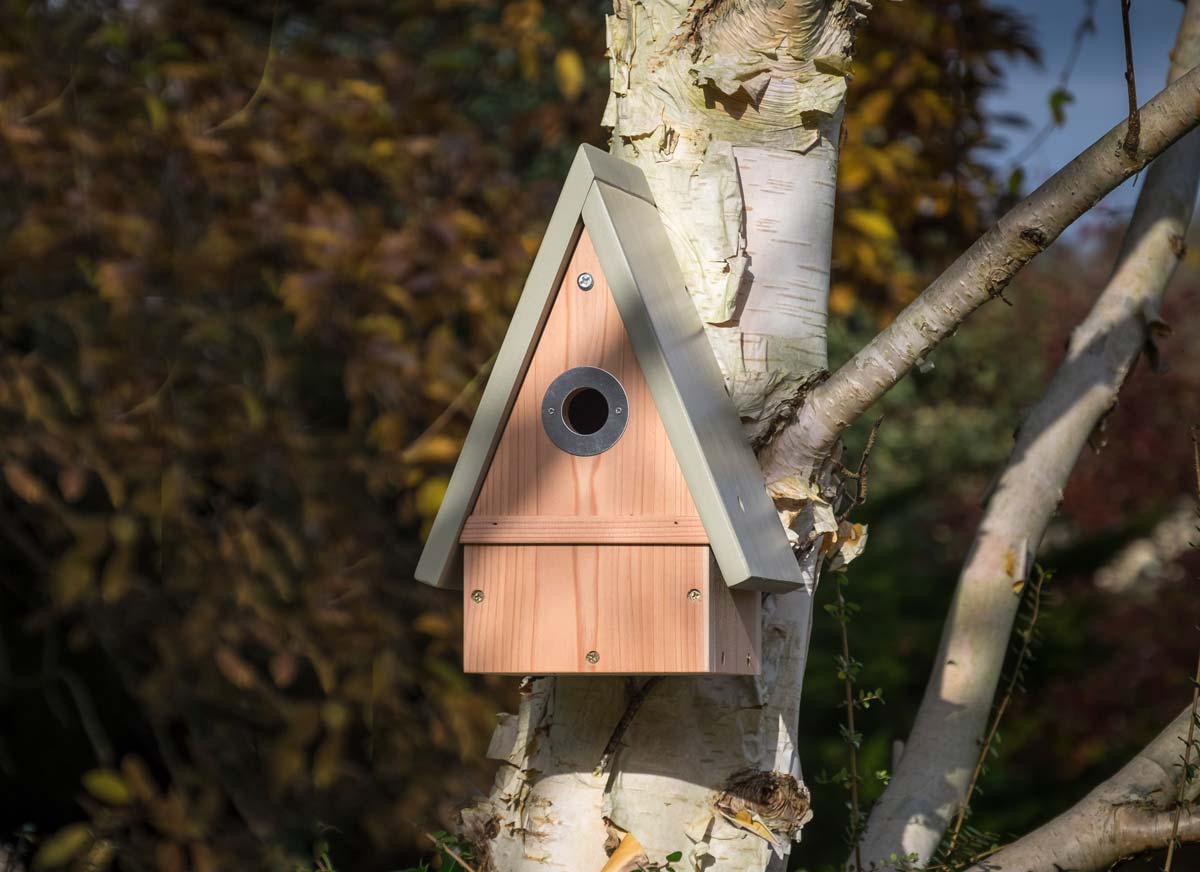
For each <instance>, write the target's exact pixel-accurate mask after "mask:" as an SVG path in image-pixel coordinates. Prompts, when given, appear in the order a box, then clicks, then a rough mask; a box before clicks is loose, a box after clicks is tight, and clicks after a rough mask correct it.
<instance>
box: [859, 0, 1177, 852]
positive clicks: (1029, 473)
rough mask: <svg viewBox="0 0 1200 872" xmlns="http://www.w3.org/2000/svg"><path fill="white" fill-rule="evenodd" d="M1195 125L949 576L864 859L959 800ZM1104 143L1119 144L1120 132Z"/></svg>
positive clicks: (1098, 415) (1160, 173) (931, 822)
mask: <svg viewBox="0 0 1200 872" xmlns="http://www.w3.org/2000/svg"><path fill="white" fill-rule="evenodd" d="M1173 60H1174V63H1175V66H1174V69H1173V71H1172V72H1173V74H1176V75H1177V74H1178V73H1179V72H1180V70H1179V67H1180V66H1183V65H1185V64H1186V65H1187V67H1191V66H1193V65H1195V64H1196V63H1200V0H1190V2H1189V4H1188V8H1187V13H1186V15H1185V18H1184V21H1183V24H1182V26H1181V30H1180V34H1179V39H1178V41H1177V43H1176V48H1175V52H1174V53H1173ZM1195 75H1196V73H1195V72H1191V73H1187V74H1186V76H1185V78H1186V77H1193V76H1195ZM1189 111H1190V110H1189ZM1150 119H1151V114H1150V113H1149V111H1148V112H1147V113H1146V117H1145V119H1144V120H1145V121H1146V122H1147V123H1146V126H1145V128H1144V131H1145V139H1146V140H1147V141H1149V140H1150V139H1153V137H1154V136H1155V135H1156V134H1154V133H1151V132H1150V131H1151V128H1152V127H1153V126H1154V123H1155V122H1151V120H1150ZM1198 137H1200V134H1193V135H1190V136H1188V138H1187V139H1186V140H1185V141H1184V142H1181V143H1180V145H1179V147H1177V148H1173V149H1171V150H1170V151H1168V152H1167V153H1166V154H1164V155H1163V156H1162V157H1161V158H1160V159H1159V160H1158V161H1156V162H1155V164H1154V166H1153V167H1152V168H1151V170H1150V172H1149V173H1148V174H1147V178H1146V184H1145V187H1144V188H1143V190H1142V193H1141V195H1140V197H1139V198H1138V205H1137V208H1136V209H1135V211H1134V215H1133V218H1132V220H1131V223H1130V227H1129V231H1128V234H1127V236H1126V239H1125V243H1124V245H1123V247H1122V251H1121V254H1120V256H1119V258H1118V261H1117V266H1116V269H1115V270H1114V271H1113V274H1112V277H1111V278H1110V279H1109V282H1108V285H1107V287H1105V289H1104V291H1103V292H1102V293H1101V295H1100V297H1099V298H1098V299H1097V301H1096V304H1095V306H1094V307H1093V308H1092V311H1091V312H1090V313H1089V314H1088V316H1087V318H1086V319H1085V320H1084V321H1083V323H1082V324H1080V325H1079V327H1078V328H1077V329H1076V330H1075V332H1074V334H1073V335H1072V337H1071V342H1070V346H1069V349H1068V353H1067V357H1066V360H1065V361H1064V362H1063V363H1062V365H1061V367H1060V368H1059V370H1058V372H1057V373H1056V374H1055V375H1054V378H1053V379H1052V380H1051V382H1050V385H1049V386H1048V387H1047V389H1046V392H1045V394H1044V396H1043V397H1042V399H1041V400H1040V401H1039V402H1038V403H1037V405H1036V406H1034V408H1033V409H1032V410H1031V411H1030V413H1029V415H1028V417H1027V418H1026V419H1025V421H1024V422H1023V423H1022V425H1021V428H1020V430H1019V431H1018V434H1017V443H1016V446H1015V447H1014V450H1013V454H1012V456H1011V458H1010V459H1009V461H1008V465H1007V466H1006V467H1005V469H1004V470H1003V472H1002V473H1001V475H1000V477H999V479H998V483H997V486H996V489H995V491H994V492H993V495H992V497H991V499H990V501H989V503H988V506H987V510H986V512H985V514H984V518H983V520H982V522H981V524H980V527H979V531H978V532H977V533H976V536H975V541H974V543H973V545H972V547H971V551H970V554H969V557H968V558H967V561H966V563H965V565H964V566H963V569H962V572H961V574H960V575H959V579H958V588H957V590H956V592H955V597H954V601H953V603H952V604H951V608H950V614H949V616H948V618H947V621H946V626H945V629H944V631H943V635H942V642H941V648H940V650H939V652H938V657H937V660H936V661H935V663H934V667H933V671H932V674H931V676H930V679H929V683H928V684H927V686H926V690H925V696H924V699H923V700H922V702H921V707H920V709H919V710H918V712H917V718H916V722H915V724H914V726H913V731H912V733H911V735H910V736H909V740H908V744H907V745H906V747H905V752H904V756H903V757H902V758H901V760H900V765H899V766H898V767H897V769H896V772H895V773H894V775H893V777H892V780H891V782H890V784H889V785H888V788H887V789H886V790H885V791H884V793H883V796H882V797H881V798H880V801H879V802H878V803H877V804H876V806H875V808H874V809H873V810H872V813H871V817H870V820H869V821H868V824H867V831H866V834H865V836H864V840H863V851H864V853H865V854H866V855H867V857H866V859H867V862H868V863H870V862H871V861H872V860H876V861H879V860H881V859H882V858H885V857H888V856H889V855H890V854H892V853H893V852H895V853H897V854H916V855H917V856H918V857H919V860H920V862H924V861H925V860H927V859H928V858H929V857H930V856H931V855H932V854H933V852H934V850H935V849H936V848H937V845H938V842H939V841H940V839H941V837H942V833H943V832H944V831H945V829H946V827H947V826H948V824H949V822H950V820H951V819H952V818H953V816H954V815H955V813H956V812H957V811H958V810H959V808H960V807H961V805H962V803H963V802H964V801H965V800H966V793H967V786H968V783H969V776H970V773H971V767H972V764H974V762H975V760H976V756H977V754H978V748H979V745H978V742H979V738H980V736H981V734H982V733H983V730H984V727H985V725H986V723H987V718H988V713H989V711H990V710H991V708H992V699H993V696H994V695H995V692H996V685H997V682H998V681H999V677H1000V671H1001V667H1002V666H1003V662H1004V654H1005V650H1006V649H1007V645H1008V640H1009V637H1010V635H1011V633H1012V625H1013V620H1014V618H1015V616H1016V613H1017V609H1018V606H1019V605H1020V596H1019V595H1018V594H1019V593H1020V590H1021V587H1022V585H1023V584H1024V581H1025V578H1026V574H1027V572H1028V571H1029V568H1030V565H1031V563H1032V561H1033V555H1034V554H1035V553H1036V551H1037V548H1038V545H1039V544H1040V542H1041V540H1042V536H1043V534H1044V533H1045V530H1046V525H1047V524H1048V523H1049V521H1050V518H1051V517H1052V515H1053V513H1054V511H1055V510H1056V508H1057V506H1058V503H1059V501H1060V500H1061V498H1062V492H1063V489H1064V488H1065V487H1066V483H1067V480H1068V478H1069V476H1070V474H1071V470H1072V469H1073V468H1074V466H1075V462H1076V460H1077V459H1078V457H1079V454H1080V452H1081V451H1082V449H1083V447H1084V445H1086V444H1087V440H1088V437H1089V435H1090V434H1091V433H1092V432H1093V430H1094V429H1095V428H1096V425H1097V424H1098V423H1099V422H1100V421H1101V420H1102V419H1103V417H1104V415H1106V414H1107V413H1108V411H1109V410H1110V409H1111V408H1112V406H1113V405H1114V404H1115V403H1116V400H1117V394H1118V392H1119V390H1120V388H1121V386H1122V384H1123V383H1124V382H1125V379H1126V376H1127V375H1128V374H1129V372H1130V369H1131V368H1132V367H1133V364H1134V363H1135V361H1136V360H1137V358H1138V355H1139V354H1140V353H1141V351H1142V350H1143V349H1144V348H1145V347H1146V345H1147V343H1149V342H1152V341H1153V340H1154V338H1155V337H1156V336H1158V335H1159V334H1162V333H1165V332H1166V325H1165V324H1164V323H1163V322H1162V320H1161V317H1160V316H1159V303H1160V301H1161V299H1162V295H1163V292H1164V291H1165V289H1166V286H1167V283H1168V281H1169V279H1170V278H1171V276H1172V274H1173V273H1174V271H1175V267H1176V266H1177V264H1178V262H1179V259H1180V256H1181V242H1182V239H1183V236H1184V234H1185V232H1186V230H1187V226H1188V223H1189V222H1190V220H1191V215H1192V207H1193V203H1194V201H1195V197H1196V190H1197V182H1198V180H1200V138H1198ZM1111 145H1112V147H1113V148H1114V149H1116V150H1119V148H1120V143H1119V138H1118V139H1114V140H1113V141H1112V143H1111ZM902 317H903V316H902Z"/></svg>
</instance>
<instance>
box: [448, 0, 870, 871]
mask: <svg viewBox="0 0 1200 872" xmlns="http://www.w3.org/2000/svg"><path fill="white" fill-rule="evenodd" d="M867 5H868V4H867V3H866V2H865V0H775V2H761V0H693V2H691V4H690V5H689V4H687V3H685V2H682V0H617V2H616V3H615V9H614V14H613V15H612V16H610V17H609V20H608V40H609V52H610V58H611V65H612V94H611V97H610V101H609V105H608V108H607V110H606V113H605V123H606V125H608V126H610V127H612V129H613V151H614V152H615V153H616V154H618V155H619V156H621V157H623V158H625V159H627V160H631V161H633V162H635V163H637V164H638V165H639V166H640V167H641V168H642V169H643V171H644V172H645V173H646V176H647V178H648V179H649V182H650V185H651V188H652V190H653V192H654V195H655V199H656V201H657V203H658V206H659V209H660V211H661V212H662V214H663V218H664V221H665V223H666V225H667V228H668V232H669V234H670V236H671V240H672V243H673V245H674V249H675V254H676V257H677V258H678V260H679V263H680V266H681V268H682V270H683V274H684V277H685V280H686V283H687V286H688V291H689V293H690V294H691V295H692V298H693V300H694V302H695V304H696V307H697V309H698V311H699V312H700V314H701V319H702V321H703V322H704V323H705V324H706V327H707V330H708V335H709V338H710V340H711V341H712V344H713V348H714V351H715V353H716V355H717V358H718V361H719V363H720V365H721V368H722V371H723V373H724V375H725V377H726V384H727V387H728V389H729V391H730V395H731V396H732V397H733V399H734V403H735V405H736V406H737V408H738V410H739V412H740V413H741V415H742V417H743V420H744V421H745V422H746V427H747V432H748V434H749V435H750V436H751V438H753V439H754V440H756V442H758V443H761V442H763V441H765V439H766V438H767V437H768V436H769V435H770V433H771V432H772V431H773V429H774V428H775V427H776V426H777V424H778V423H779V422H781V421H782V420H785V419H786V418H787V417H789V416H790V415H791V413H792V411H793V410H794V408H795V407H796V405H797V404H798V402H799V401H800V399H801V397H802V394H803V390H804V388H805V386H806V385H807V384H808V383H809V381H810V380H811V379H812V378H813V377H814V376H815V375H817V374H819V373H821V372H823V370H824V368H825V365H826V352H825V319H826V299H827V297H828V291H829V264H830V246H831V241H832V234H833V193H834V180H835V175H836V171H837V140H838V131H839V128H840V117H841V107H842V101H843V98H844V94H845V88H846V82H845V73H846V71H847V68H848V59H849V56H850V51H851V36H852V32H853V28H854V25H855V24H856V23H857V21H858V20H859V19H860V18H861V17H862V10H864V9H865V8H866V7H867ZM817 560H818V558H817V555H816V554H815V553H813V552H811V551H810V552H809V553H808V554H807V556H806V557H805V558H804V563H805V568H806V571H807V576H808V577H809V578H810V580H811V582H812V584H813V585H815V579H816V566H817ZM810 594H811V586H810V590H809V591H801V592H798V593H794V594H789V595H786V596H778V597H767V598H766V602H765V603H764V630H763V671H762V675H761V676H759V677H758V678H757V679H749V678H737V677H712V678H686V677H680V678H668V679H665V680H663V681H662V682H661V684H659V685H657V686H656V687H655V688H654V689H653V691H652V692H651V693H650V695H649V696H648V697H647V699H646V701H645V703H644V704H643V706H642V707H641V709H640V710H639V711H638V713H637V715H636V717H635V718H634V719H633V721H632V722H631V724H630V726H629V728H628V731H627V732H626V733H625V735H624V738H623V742H622V749H621V751H620V752H619V753H618V755H617V756H616V758H615V759H614V761H613V763H612V766H611V770H612V771H611V773H604V774H594V771H593V770H594V769H595V768H596V766H597V764H598V763H599V761H600V758H601V756H602V754H603V751H604V747H605V745H606V743H607V741H608V739H609V736H610V735H611V733H612V731H613V729H614V727H615V725H616V724H617V723H618V721H619V720H620V719H621V718H622V715H623V713H624V712H625V710H626V707H627V705H628V701H629V698H630V690H631V683H632V682H629V683H627V681H626V680H624V679H598V678H566V677H561V678H541V679H537V680H533V681H531V682H529V683H528V685H527V687H526V692H525V693H524V694H523V701H522V704H521V707H520V712H519V713H518V714H517V715H514V716H504V717H503V718H502V721H501V724H500V727H499V728H498V730H497V732H496V735H495V737H494V738H493V741H492V747H491V749H490V751H489V754H490V756H492V757H494V758H496V759H499V760H501V761H502V764H501V768H500V771H499V773H498V775H497V779H496V784H495V787H494V789H493V791H492V794H491V796H490V797H488V798H487V799H486V800H482V801H480V802H479V803H476V804H475V805H474V806H472V807H471V808H469V809H467V810H465V811H464V813H463V820H464V825H465V831H466V834H467V835H468V836H469V837H470V838H471V840H472V841H473V842H474V843H475V844H476V845H477V846H478V847H479V848H480V851H481V853H482V855H483V860H482V864H483V868H484V869H495V870H504V872H517V870H532V869H536V870H563V872H592V870H595V872H599V870H601V869H605V870H606V872H616V870H618V869H633V868H636V867H637V865H638V864H640V863H645V862H646V860H645V859H638V858H639V857H648V858H649V860H650V861H656V862H661V861H662V860H663V859H664V858H665V857H666V855H668V854H669V853H671V852H674V851H680V852H682V853H683V855H684V859H683V861H682V862H680V863H676V868H679V869H687V870H701V869H703V870H708V872H725V870H728V872H734V870H736V872H753V870H763V869H766V868H768V867H770V868H777V869H782V868H783V858H784V857H785V856H786V853H787V852H788V850H789V849H790V845H791V843H792V840H793V839H798V838H799V833H800V828H801V826H802V824H803V823H804V821H805V820H807V818H808V793H807V790H806V789H805V788H804V786H803V781H802V779H801V773H800V761H799V756H798V753H797V745H798V739H797V736H796V725H797V721H798V713H799V705H800V688H801V685H802V680H803V674H804V663H805V658H806V655H807V649H808V635H809V625H810V622H811V608H810V606H811V596H810ZM738 773H742V774H741V775H738ZM735 775H738V777H737V778H734V779H732V780H731V776H735ZM726 788H730V789H731V790H732V791H733V794H731V793H728V792H726ZM734 794H736V795H734ZM742 807H745V808H746V809H747V810H748V811H749V812H751V813H752V815H753V817H752V819H751V820H750V821H749V822H748V823H747V822H745V821H743V822H742V823H740V824H739V823H737V822H735V821H733V820H732V817H733V816H734V815H736V812H737V811H738V809H739V808H742ZM625 833H628V834H629V836H628V837H626V842H625V846H624V847H623V848H622V849H621V851H619V852H618V853H617V854H615V855H614V856H613V858H612V860H611V864H612V865H609V866H607V867H606V863H610V861H609V858H608V853H609V851H611V849H612V848H613V847H614V842H615V840H618V839H620V838H622V837H623V835H624V834H625ZM606 839H608V840H609V844H608V845H607V848H608V849H609V850H608V851H606V844H605V843H606ZM633 839H636V844H637V845H638V846H639V847H640V850H634V851H629V853H628V855H627V853H626V852H627V851H628V849H629V848H630V847H631V846H632V845H634V842H633V841H632V840H633ZM643 851H644V854H643ZM622 856H628V857H629V859H628V861H627V862H621V861H620V859H619V858H620V857H622Z"/></svg>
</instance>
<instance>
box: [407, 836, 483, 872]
mask: <svg viewBox="0 0 1200 872" xmlns="http://www.w3.org/2000/svg"><path fill="white" fill-rule="evenodd" d="M421 832H422V833H424V835H425V838H427V839H429V841H431V842H433V844H434V845H435V846H436V847H437V849H438V850H439V851H445V852H446V853H447V854H449V855H450V856H451V857H453V858H454V862H455V863H457V864H458V865H459V866H462V867H463V869H465V870H467V872H479V870H478V869H476V868H475V867H474V866H472V865H471V864H470V863H468V862H467V861H466V860H464V859H463V858H462V855H461V854H460V853H458V851H456V850H454V849H453V848H451V847H450V845H448V844H447V843H446V841H445V840H444V839H439V838H438V837H437V836H435V835H434V834H433V833H431V832H428V831H426V830H421Z"/></svg>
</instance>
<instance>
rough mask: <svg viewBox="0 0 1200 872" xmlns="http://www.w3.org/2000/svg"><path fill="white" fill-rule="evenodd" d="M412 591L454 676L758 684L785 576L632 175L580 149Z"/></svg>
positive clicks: (639, 179)
mask: <svg viewBox="0 0 1200 872" xmlns="http://www.w3.org/2000/svg"><path fill="white" fill-rule="evenodd" d="M416 576H417V579H418V580H420V581H423V582H425V583H427V584H431V585H435V586H437V587H446V588H460V587H461V588H462V591H463V609H464V653H463V657H464V668H465V669H466V671H468V672H495V673H516V674H538V675H544V674H551V673H618V674H635V673H650V674H668V673H726V674H755V673H757V672H758V670H759V662H760V648H761V639H760V608H761V602H762V592H763V591H788V590H793V589H795V588H797V587H800V586H801V585H802V581H801V576H800V570H799V567H798V565H797V563H796V559H795V556H794V555H793V553H792V550H791V547H790V545H789V543H788V540H787V536H786V534H785V532H784V529H783V525H782V524H781V523H780V521H779V517H778V515H777V514H776V512H775V509H774V507H773V505H772V503H771V500H770V498H769V497H768V496H767V493H766V489H765V487H764V485H763V479H762V474H761V472H760V470H759V466H758V463H757V461H756V460H755V457H754V453H753V451H752V450H751V448H750V445H749V443H748V442H747V441H746V438H745V436H744V434H743V432H742V426H741V423H740V421H739V419H738V416H737V413H736V412H735V410H734V408H733V404H732V402H731V401H730V399H729V396H728V394H727V393H726V391H725V388H724V383H723V381H722V377H721V372H720V369H719V368H718V366H717V361H716V358H715V357H714V356H713V352H712V349H711V347H710V346H709V344H708V340H707V339H706V338H705V335H704V330H703V327H702V325H701V323H700V319H699V316H698V315H697V313H696V309H695V307H694V305H693V303H692V301H691V298H690V297H689V296H688V293H687V290H686V288H685V287H684V283H683V277H682V275H681V273H680V271H679V267H678V264H677V263H676V261H675V256H674V253H673V251H672V248H671V244H670V242H669V240H668V238H667V234H666V231H665V229H664V227H663V223H662V219H661V217H660V216H659V213H658V210H657V208H656V207H655V205H654V198H653V197H652V196H651V193H650V189H649V186H648V185H647V183H646V180H645V178H644V177H643V175H642V173H641V171H640V170H639V169H638V168H637V167H635V166H633V165H632V164H629V163H626V162H624V161H621V160H618V159H616V158H614V157H612V156H610V155H608V154H605V153H604V152H601V151H599V150H597V149H595V148H592V147H590V146H583V147H582V148H580V150H579V153H578V155H577V156H576V158H575V161H574V163H573V164H572V166H571V170H570V173H569V174H568V176H567V181H566V183H565V185H564V187H563V191H562V194H561V195H560V197H559V200H558V204H557V206H556V207H555V209H554V214H553V216H552V218H551V220H550V224H549V226H548V227H547V229H546V233H545V236H544V237H543V240H542V244H541V247H540V249H539V250H538V253H537V256H536V258H535V259H534V263H533V268H532V270H531V272H530V275H529V279H528V281H527V282H526V284H525V289H524V291H523V292H522V295H521V298H520V301H519V302H518V304H517V309H516V312H515V313H514V315H513V319H512V324H511V325H510V327H509V329H508V333H507V334H506V335H505V337H504V342H503V344H502V345H501V347H500V351H499V354H498V355H497V357H496V362H495V366H494V368H493V370H492V373H491V377H490V378H489V380H488V383H487V387H486V389H485V390H484V393H483V396H482V398H481V401H480V405H479V409H478V411H477V412H476V414H475V418H474V421H473V422H472V424H471V428H470V431H469V433H468V434H467V439H466V443H465V444H464V446H463V451H462V456H461V457H460V458H459V461H458V464H457V466H456V467H455V469H454V473H453V475H452V477H451V479H450V483H449V485H448V487H447V490H446V495H445V498H444V499H443V502H442V505H441V508H440V509H439V511H438V514H437V516H436V518H435V519H434V522H433V526H432V528H431V529H430V533H429V538H428V540H427V542H426V545H425V549H424V551H423V552H422V554H421V559H420V561H419V563H418V566H417V571H416Z"/></svg>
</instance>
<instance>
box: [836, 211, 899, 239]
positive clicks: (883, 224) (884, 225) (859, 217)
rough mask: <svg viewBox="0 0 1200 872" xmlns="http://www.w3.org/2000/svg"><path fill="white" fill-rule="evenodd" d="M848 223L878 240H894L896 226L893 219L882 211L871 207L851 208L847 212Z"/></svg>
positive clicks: (865, 234)
mask: <svg viewBox="0 0 1200 872" xmlns="http://www.w3.org/2000/svg"><path fill="white" fill-rule="evenodd" d="M846 223H847V224H849V225H850V226H851V227H853V228H854V229H855V230H857V231H858V232H859V233H861V234H863V235H864V236H866V237H869V238H870V239H873V240H875V241H876V242H894V241H895V240H896V228H895V227H893V226H892V222H891V219H889V218H888V216H886V215H884V214H883V213H882V212H875V211H873V210H871V209H850V210H848V211H847V212H846Z"/></svg>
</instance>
